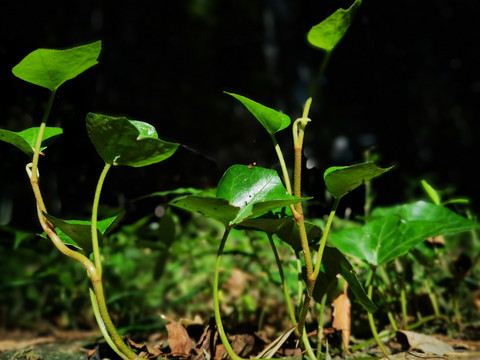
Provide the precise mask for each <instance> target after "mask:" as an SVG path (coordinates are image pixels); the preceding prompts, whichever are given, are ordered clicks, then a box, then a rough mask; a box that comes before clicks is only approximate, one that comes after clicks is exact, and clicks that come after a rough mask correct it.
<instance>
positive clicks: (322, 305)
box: [317, 293, 327, 355]
mask: <svg viewBox="0 0 480 360" xmlns="http://www.w3.org/2000/svg"><path fill="white" fill-rule="evenodd" d="M326 303H327V294H326V293H325V294H323V296H322V301H321V302H320V304H318V308H319V309H318V312H319V315H318V330H317V332H318V334H317V339H318V344H317V349H318V350H317V351H318V354H319V355H320V353H321V352H322V339H323V316H324V314H325V304H326Z"/></svg>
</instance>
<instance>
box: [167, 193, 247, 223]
mask: <svg viewBox="0 0 480 360" xmlns="http://www.w3.org/2000/svg"><path fill="white" fill-rule="evenodd" d="M170 204H171V205H173V206H176V207H179V208H181V209H184V210H187V211H190V212H197V213H199V214H202V215H204V216H206V217H209V218H212V219H215V220H217V221H220V222H221V223H222V224H224V225H225V226H227V225H229V223H230V222H231V221H232V220H233V219H234V218H235V217H236V216H237V213H238V211H239V210H240V209H239V208H238V207H236V206H232V205H230V204H229V203H228V201H227V200H225V199H218V198H216V197H211V196H201V195H187V196H182V197H179V198H176V199H173V200H172V201H171V202H170Z"/></svg>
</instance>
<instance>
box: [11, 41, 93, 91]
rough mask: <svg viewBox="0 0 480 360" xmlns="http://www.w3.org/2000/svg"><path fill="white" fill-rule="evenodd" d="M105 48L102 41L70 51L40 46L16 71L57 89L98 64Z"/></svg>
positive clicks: (44, 85) (54, 89)
mask: <svg viewBox="0 0 480 360" xmlns="http://www.w3.org/2000/svg"><path fill="white" fill-rule="evenodd" d="M101 50H102V42H101V41H96V42H94V43H91V44H87V45H82V46H77V47H74V48H71V49H67V50H55V49H38V50H35V51H33V52H31V53H30V54H28V55H27V56H26V57H25V58H24V59H23V60H22V61H20V62H19V63H18V64H17V65H16V66H15V67H14V68H13V69H12V72H13V74H14V75H15V76H16V77H18V78H20V79H22V80H25V81H27V82H29V83H32V84H35V85H38V86H42V87H44V88H47V89H49V90H51V91H56V90H57V89H58V88H59V87H60V85H62V84H63V83H64V82H65V81H68V80H70V79H73V78H75V77H76V76H78V75H80V74H81V73H82V72H84V71H85V70H87V69H89V68H91V67H92V66H94V65H96V64H98V61H97V58H98V56H99V55H100V51H101Z"/></svg>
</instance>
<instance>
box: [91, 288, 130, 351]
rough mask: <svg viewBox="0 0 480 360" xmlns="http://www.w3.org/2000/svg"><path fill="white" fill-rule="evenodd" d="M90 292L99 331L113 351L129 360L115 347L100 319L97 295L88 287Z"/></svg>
mask: <svg viewBox="0 0 480 360" xmlns="http://www.w3.org/2000/svg"><path fill="white" fill-rule="evenodd" d="M88 290H89V292H90V301H91V303H92V308H93V314H94V315H95V319H96V320H97V324H98V327H99V328H100V332H101V333H102V335H103V338H104V339H105V341H106V342H107V344H108V345H109V346H110V348H111V349H112V350H113V351H115V353H117V354H118V355H119V356H120V357H121V358H122V359H123V360H130V359H129V358H128V356H126V355H124V354H123V353H122V352H121V351H120V350H119V349H118V347H117V345H116V344H115V342H114V341H113V339H112V338H111V337H110V334H109V333H108V330H107V327H106V326H105V322H104V321H103V319H102V315H101V314H100V309H99V308H98V302H97V297H96V296H95V292H94V291H93V290H92V289H91V288H90V289H88Z"/></svg>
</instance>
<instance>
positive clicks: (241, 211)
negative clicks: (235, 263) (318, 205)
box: [171, 165, 306, 226]
mask: <svg viewBox="0 0 480 360" xmlns="http://www.w3.org/2000/svg"><path fill="white" fill-rule="evenodd" d="M303 200H306V198H298V197H295V196H292V195H289V194H288V193H287V191H286V189H285V187H284V186H283V184H282V182H281V179H280V178H279V176H278V174H277V172H276V171H275V170H271V169H265V168H261V167H249V166H244V165H233V166H231V167H230V168H229V169H228V170H227V171H226V172H225V174H224V175H223V177H222V179H221V180H220V182H219V183H218V187H217V194H216V197H212V196H205V195H203V196H202V195H189V196H183V197H180V198H177V199H174V200H173V201H172V202H171V204H172V205H174V206H177V207H181V208H183V209H185V210H188V211H192V212H197V213H200V214H203V215H205V216H208V217H211V218H213V219H215V220H218V221H220V222H221V223H222V224H224V225H226V226H235V225H238V224H241V223H242V222H244V221H245V220H247V219H251V218H256V217H259V216H261V215H263V214H266V213H268V212H269V211H272V210H275V209H278V208H283V207H286V206H289V205H290V204H295V203H297V202H300V201H303Z"/></svg>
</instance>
